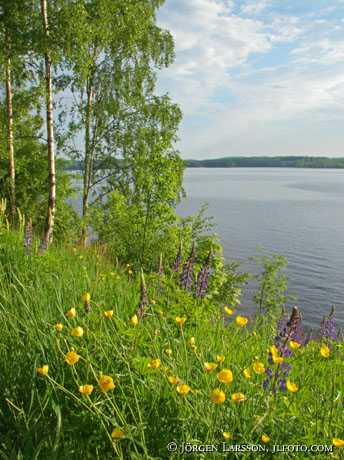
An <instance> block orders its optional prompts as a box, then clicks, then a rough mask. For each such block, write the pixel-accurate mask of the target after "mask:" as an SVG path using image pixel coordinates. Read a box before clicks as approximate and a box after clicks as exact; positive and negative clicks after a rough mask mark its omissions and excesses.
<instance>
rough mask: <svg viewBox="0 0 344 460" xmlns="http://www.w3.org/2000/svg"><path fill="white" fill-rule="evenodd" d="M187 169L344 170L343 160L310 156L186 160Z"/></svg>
mask: <svg viewBox="0 0 344 460" xmlns="http://www.w3.org/2000/svg"><path fill="white" fill-rule="evenodd" d="M185 163H186V166H187V167H189V168H337V169H338V168H344V157H343V158H328V157H311V156H283V157H282V156H276V157H257V156H253V157H224V158H216V159H213V160H186V161H185Z"/></svg>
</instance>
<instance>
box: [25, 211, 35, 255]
mask: <svg viewBox="0 0 344 460" xmlns="http://www.w3.org/2000/svg"><path fill="white" fill-rule="evenodd" d="M32 234H33V231H32V219H31V217H30V219H29V221H28V223H27V225H26V228H25V237H24V246H25V253H26V255H27V256H29V255H31V252H32Z"/></svg>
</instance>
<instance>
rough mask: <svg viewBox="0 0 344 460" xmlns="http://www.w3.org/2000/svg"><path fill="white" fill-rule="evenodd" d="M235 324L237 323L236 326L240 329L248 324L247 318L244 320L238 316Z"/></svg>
mask: <svg viewBox="0 0 344 460" xmlns="http://www.w3.org/2000/svg"><path fill="white" fill-rule="evenodd" d="M235 322H236V323H237V325H238V326H240V327H245V326H246V324H247V323H248V318H246V316H240V315H238V316H237V317H236V318H235Z"/></svg>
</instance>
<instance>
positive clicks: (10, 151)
mask: <svg viewBox="0 0 344 460" xmlns="http://www.w3.org/2000/svg"><path fill="white" fill-rule="evenodd" d="M6 54H7V57H6V63H5V67H6V111H7V113H6V116H7V155H8V175H9V189H10V190H9V195H10V210H11V221H12V224H13V223H14V222H15V217H16V172H15V163H14V146H13V90H12V69H11V66H12V64H11V57H10V56H11V43H10V38H9V36H8V35H7V36H6Z"/></svg>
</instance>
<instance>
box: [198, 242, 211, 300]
mask: <svg viewBox="0 0 344 460" xmlns="http://www.w3.org/2000/svg"><path fill="white" fill-rule="evenodd" d="M211 259H212V252H211V250H210V251H209V254H208V257H207V260H206V261H205V264H204V265H203V267H202V268H201V270H200V271H199V272H198V275H197V281H196V297H201V298H202V297H205V296H206V294H207V289H208V281H209V275H210V270H211V267H210V262H211Z"/></svg>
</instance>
